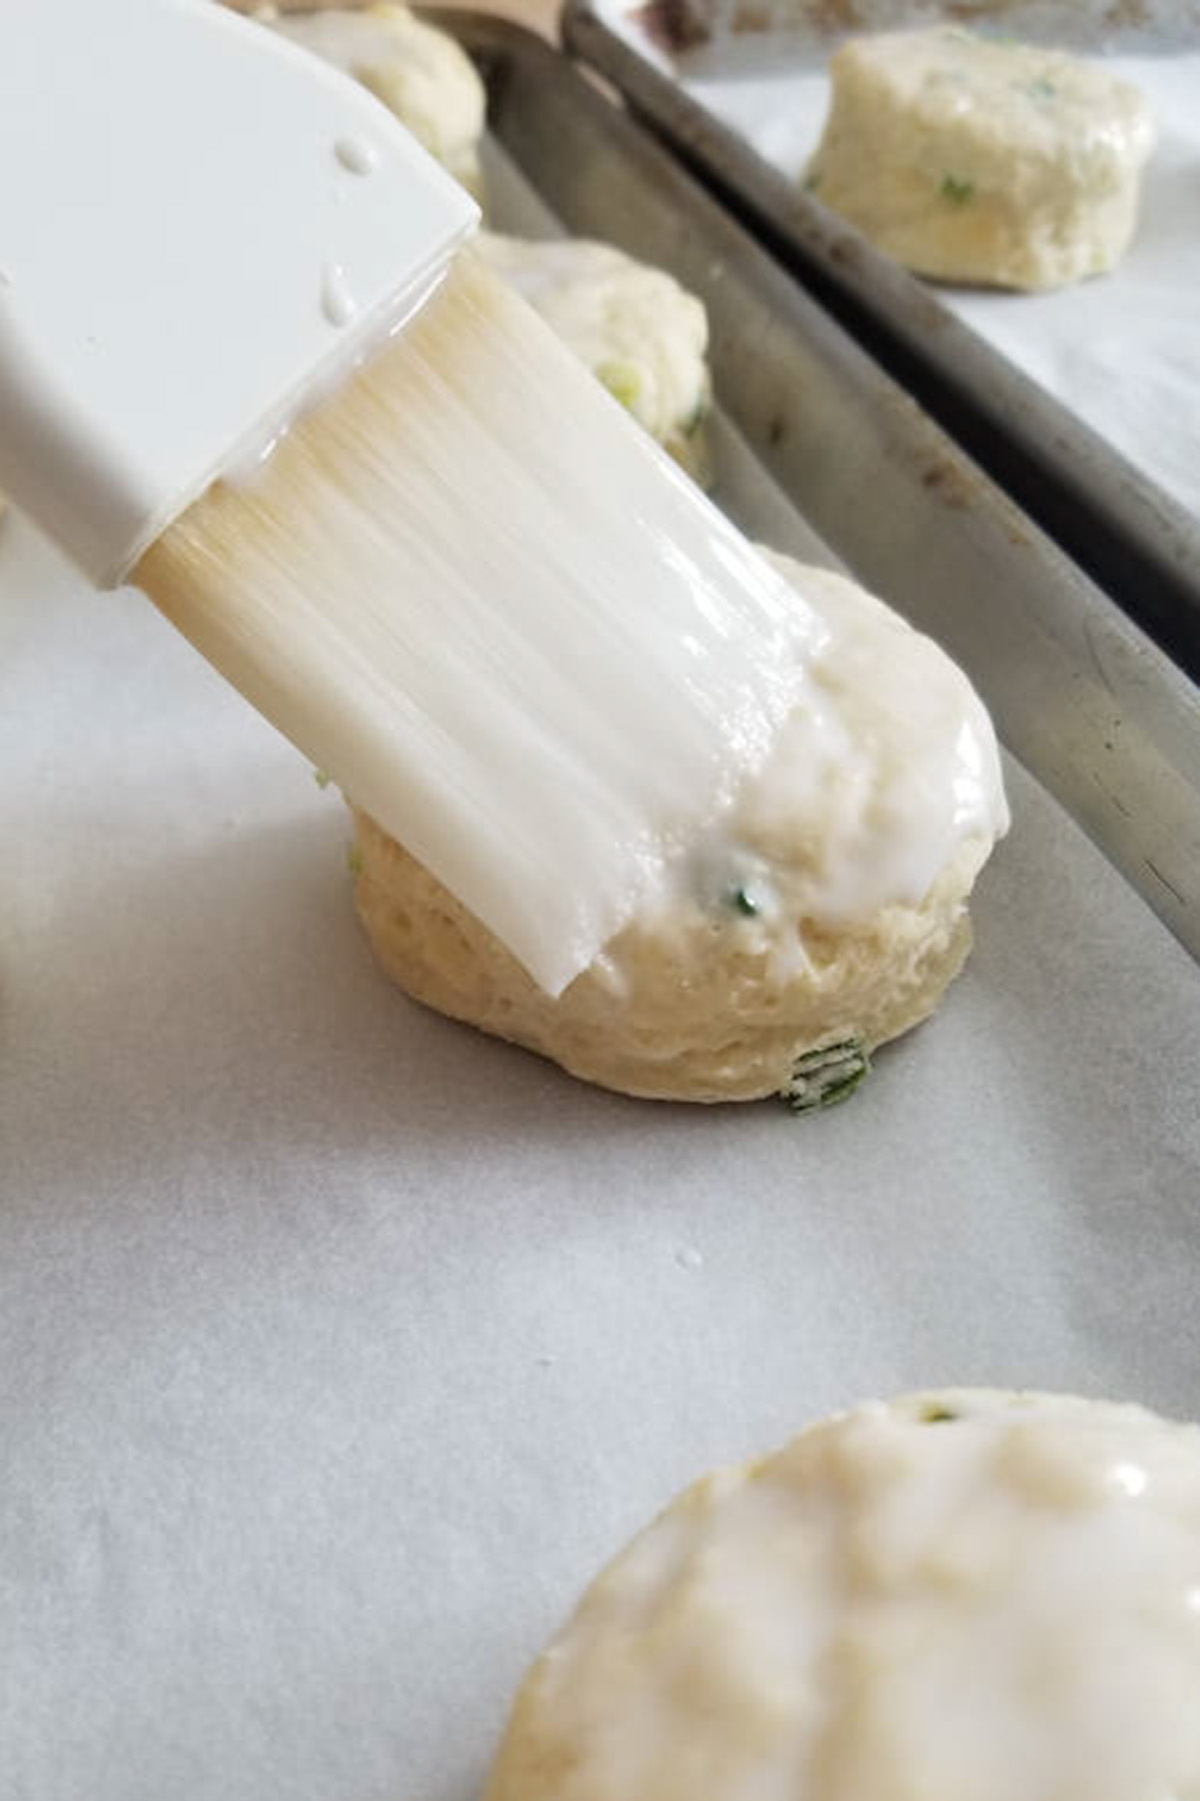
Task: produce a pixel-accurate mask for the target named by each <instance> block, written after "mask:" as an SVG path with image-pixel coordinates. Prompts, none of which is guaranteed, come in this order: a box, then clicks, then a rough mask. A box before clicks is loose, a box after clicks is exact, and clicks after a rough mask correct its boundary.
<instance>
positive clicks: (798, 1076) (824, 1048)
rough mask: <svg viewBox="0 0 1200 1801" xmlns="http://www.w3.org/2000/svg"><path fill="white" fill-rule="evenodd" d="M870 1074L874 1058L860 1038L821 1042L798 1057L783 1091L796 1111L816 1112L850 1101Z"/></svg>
mask: <svg viewBox="0 0 1200 1801" xmlns="http://www.w3.org/2000/svg"><path fill="white" fill-rule="evenodd" d="M870 1073H871V1058H870V1055H869V1053H868V1051H867V1048H866V1046H865V1045H864V1043H863V1041H862V1039H861V1038H846V1039H843V1040H842V1042H841V1043H840V1044H825V1045H821V1046H820V1047H819V1048H818V1049H817V1050H813V1051H805V1053H804V1055H803V1056H802V1057H797V1059H796V1065H795V1068H794V1069H793V1071H792V1077H791V1080H790V1082H789V1083H788V1085H787V1087H786V1088H784V1089H783V1090H782V1092H781V1094H780V1099H781V1100H784V1101H786V1102H787V1104H788V1106H789V1107H790V1108H791V1110H792V1112H793V1113H813V1112H815V1111H816V1110H817V1109H818V1108H820V1107H836V1106H837V1105H838V1104H839V1103H840V1102H841V1101H848V1100H849V1099H850V1096H851V1095H852V1094H853V1093H854V1090H855V1089H856V1088H858V1087H859V1086H860V1084H861V1083H862V1082H864V1081H865V1080H866V1078H867V1077H868V1075H870Z"/></svg>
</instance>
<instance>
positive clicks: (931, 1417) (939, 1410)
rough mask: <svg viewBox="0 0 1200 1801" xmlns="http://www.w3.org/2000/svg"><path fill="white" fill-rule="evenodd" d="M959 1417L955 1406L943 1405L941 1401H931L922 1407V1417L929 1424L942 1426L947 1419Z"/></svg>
mask: <svg viewBox="0 0 1200 1801" xmlns="http://www.w3.org/2000/svg"><path fill="white" fill-rule="evenodd" d="M957 1418H958V1415H957V1413H955V1411H954V1409H953V1407H943V1406H942V1404H941V1403H940V1402H939V1401H931V1402H930V1404H929V1406H928V1407H922V1409H921V1419H922V1421H923V1422H924V1424H925V1425H927V1426H940V1425H942V1424H943V1423H944V1422H945V1421H947V1420H956V1419H957Z"/></svg>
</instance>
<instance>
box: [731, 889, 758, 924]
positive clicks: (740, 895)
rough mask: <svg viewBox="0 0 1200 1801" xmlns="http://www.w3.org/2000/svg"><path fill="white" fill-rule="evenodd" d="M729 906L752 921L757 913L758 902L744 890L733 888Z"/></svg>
mask: <svg viewBox="0 0 1200 1801" xmlns="http://www.w3.org/2000/svg"><path fill="white" fill-rule="evenodd" d="M729 904H730V906H731V907H734V908H736V910H737V911H738V912H739V913H744V914H745V915H746V918H747V919H753V918H754V917H755V916H756V915H757V913H758V902H757V901H756V900H755V898H754V896H753V895H752V894H749V893H747V891H746V889H745V888H735V889H734V891H733V893H732V894H731V895H730V897H729Z"/></svg>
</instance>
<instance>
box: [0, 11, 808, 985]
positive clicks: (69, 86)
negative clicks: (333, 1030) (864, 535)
mask: <svg viewBox="0 0 1200 1801" xmlns="http://www.w3.org/2000/svg"><path fill="white" fill-rule="evenodd" d="M0 28H2V30H3V35H4V41H3V43H2V44H0V484H2V485H3V486H5V487H6V488H7V489H8V490H9V492H10V493H11V494H12V495H13V496H14V498H15V499H16V500H17V502H18V504H19V505H21V506H22V507H23V508H24V509H25V510H26V511H27V512H29V513H30V514H31V515H32V516H33V517H34V519H35V520H36V521H37V522H38V523H39V524H40V525H41V527H42V528H43V529H44V530H45V531H46V532H47V533H48V534H49V535H50V536H51V537H52V538H53V539H55V540H56V541H57V543H58V544H59V545H60V547H62V548H63V549H64V550H65V551H66V552H67V553H68V555H69V556H71V557H72V558H73V560H74V561H75V562H76V563H77V564H78V565H79V567H80V568H81V569H82V570H83V571H84V573H85V574H86V575H87V576H88V577H90V578H91V580H92V581H93V583H94V584H95V585H97V586H100V587H103V586H112V585H115V584H117V583H119V582H122V581H124V580H131V581H132V582H133V583H134V584H135V585H136V586H138V587H140V588H142V589H143V590H144V591H145V592H146V593H148V594H149V596H150V597H151V599H152V600H154V601H155V603H156V604H157V605H158V606H159V607H160V609H161V610H162V611H163V612H164V613H165V614H166V615H167V616H168V617H169V618H170V619H171V620H172V621H173V622H174V623H175V624H176V625H178V626H179V627H180V629H181V630H182V631H183V632H184V633H185V634H186V635H187V636H188V637H189V638H190V639H191V640H192V641H193V643H194V644H195V645H196V646H197V647H198V648H199V649H200V651H201V652H202V654H203V655H204V656H206V657H207V658H208V659H209V660H210V661H211V662H212V663H213V664H214V665H215V666H216V667H217V668H218V669H219V670H220V671H221V672H222V673H223V674H224V675H225V676H226V677H227V678H228V679H229V680H231V681H232V682H233V683H234V684H235V686H236V687H237V688H239V689H240V690H241V691H242V693H243V694H244V695H245V696H246V697H247V698H248V699H249V700H250V701H251V702H252V703H253V704H254V705H255V706H256V707H258V708H259V710H260V711H261V712H263V713H264V714H265V715H266V716H267V717H268V718H269V719H270V720H271V721H272V722H273V723H274V724H275V725H276V726H278V727H279V728H280V729H281V730H282V731H283V732H284V733H285V734H286V735H287V736H288V737H290V738H291V739H292V740H293V742H294V743H296V744H297V745H298V746H299V747H300V748H301V749H302V750H303V751H304V752H305V753H306V755H308V756H309V757H310V758H311V759H312V760H313V761H314V762H315V763H317V764H318V765H319V766H320V768H322V769H323V770H325V771H327V772H328V773H329V774H330V776H331V777H332V778H333V779H334V780H335V781H337V782H338V784H339V785H340V786H341V787H342V788H343V789H344V790H345V791H346V792H347V793H348V794H349V795H351V796H352V797H353V798H354V800H355V801H356V802H357V803H358V804H359V805H360V806H362V807H364V808H365V809H366V810H367V811H369V812H370V813H371V814H373V815H374V817H375V818H376V819H377V820H378V821H379V822H380V824H382V825H383V826H384V827H385V829H386V830H388V831H389V832H390V833H391V834H392V835H393V836H395V837H397V838H399V839H401V840H402V841H403V842H404V843H405V844H406V846H407V847H408V848H409V849H410V850H411V851H412V852H413V854H414V855H416V856H417V857H418V858H419V859H420V860H421V861H422V862H424V863H425V864H426V865H427V866H428V867H429V868H430V869H431V870H432V872H433V873H434V875H436V876H437V877H438V878H439V879H440V880H441V881H442V882H443V883H444V884H445V885H446V886H447V887H449V888H450V889H451V890H452V891H453V892H454V893H456V894H457V895H458V897H459V898H460V900H462V901H463V902H464V904H465V905H467V906H468V907H470V908H471V909H472V910H473V911H474V912H475V913H476V914H477V915H478V916H479V917H480V918H481V919H482V920H483V922H484V923H485V924H486V925H487V926H489V927H490V929H491V930H492V931H493V932H494V933H495V934H496V935H497V936H498V937H499V938H500V939H501V941H502V942H503V943H504V944H505V945H507V947H508V948H509V949H510V950H511V951H512V952H513V954H514V955H515V956H516V957H517V958H518V959H519V960H520V961H521V962H522V963H523V964H524V965H525V966H526V968H527V969H528V970H529V971H530V972H531V974H532V975H533V977H534V978H535V980H536V981H538V982H539V983H540V984H541V985H542V986H543V987H544V988H546V989H547V990H548V991H550V992H557V991H559V990H560V989H561V988H562V987H563V986H564V985H565V984H566V983H567V982H569V981H570V980H571V979H572V977H573V976H574V975H576V974H577V973H578V971H579V970H581V969H582V968H584V967H585V966H586V965H587V964H588V963H590V962H591V960H592V959H593V958H594V957H595V955H596V953H597V951H598V950H599V949H600V947H601V946H602V945H603V943H604V942H605V940H606V939H607V938H608V937H609V936H610V935H611V934H612V933H613V932H614V931H615V930H617V929H618V928H619V927H620V925H621V924H622V923H623V922H624V920H625V919H626V918H628V917H629V915H630V913H631V911H632V910H633V909H634V908H635V907H636V906H638V905H641V904H643V903H644V902H645V901H646V900H647V897H648V896H650V895H653V894H663V893H665V892H666V891H667V888H668V887H669V883H670V880H671V874H670V872H671V871H672V870H676V871H678V869H679V868H680V866H681V864H680V859H681V858H682V857H683V856H684V854H685V853H686V849H687V845H688V843H689V842H690V840H691V837H692V835H694V833H695V832H696V831H697V830H699V829H700V828H701V827H702V826H703V825H704V824H705V823H706V822H710V821H711V820H712V819H713V818H714V817H715V816H716V815H718V814H719V813H720V811H721V809H722V808H723V807H724V806H726V805H727V804H728V802H729V800H730V798H731V795H732V794H733V792H734V790H735V788H736V785H737V782H738V781H739V780H740V779H741V777H742V776H744V775H745V774H746V773H747V772H748V771H749V770H750V769H751V768H752V767H754V766H756V765H757V764H758V763H759V762H761V760H762V758H763V757H764V755H765V754H766V748H767V744H768V742H769V739H770V736H771V732H772V729H773V726H774V724H775V722H777V721H778V720H779V719H780V718H781V717H782V715H783V713H784V712H785V711H786V709H787V708H788V707H789V706H790V705H791V703H792V700H793V699H794V697H795V693H796V689H797V680H798V679H799V678H798V676H797V669H798V663H797V658H796V656H795V654H794V638H795V633H796V630H797V622H798V620H799V621H800V625H801V627H802V628H804V629H810V630H816V629H817V627H816V626H815V623H814V622H813V621H812V620H809V621H807V623H806V622H804V620H803V619H802V617H801V615H802V609H801V610H800V612H798V610H797V603H796V601H795V599H794V596H793V595H792V592H791V590H790V588H788V587H787V586H786V585H785V584H784V583H783V582H782V579H781V578H779V577H778V576H776V575H775V573H774V572H773V571H771V570H770V569H769V568H768V567H767V566H766V565H765V564H764V563H762V562H761V561H760V560H759V559H758V558H757V556H756V555H755V553H754V552H753V551H752V550H751V549H750V547H749V546H747V545H746V544H745V543H744V542H743V540H742V539H741V538H740V537H739V536H738V534H737V533H736V532H735V531H733V529H732V528H731V527H730V526H729V525H728V524H726V523H725V521H724V520H722V519H721V517H720V516H719V515H718V514H717V513H716V512H715V511H714V510H713V509H712V507H711V506H709V504H708V503H707V502H706V501H705V500H704V498H703V497H702V496H701V495H700V494H699V493H698V492H697V490H695V489H694V488H693V487H692V486H691V484H690V483H689V482H687V480H686V478H684V477H683V476H682V475H681V474H679V473H678V472H677V471H676V470H675V469H674V467H673V466H672V465H670V464H669V463H668V462H667V461H666V459H665V458H663V457H662V456H661V455H660V453H659V452H658V451H657V449H656V448H655V447H653V446H651V445H650V443H649V442H648V440H645V439H643V438H642V437H641V436H640V434H639V433H638V431H637V428H636V427H635V426H634V425H633V424H632V422H631V421H629V420H628V419H627V417H626V416H625V414H624V413H623V412H622V410H621V409H620V408H619V406H618V405H617V404H616V403H615V402H614V401H612V400H611V399H610V398H609V397H608V396H607V395H606V394H604V393H603V392H602V391H601V389H600V388H599V386H598V384H595V383H594V382H593V381H592V380H591V378H590V377H589V376H588V375H587V374H586V372H584V371H583V370H582V369H581V368H580V367H579V366H578V365H577V364H576V363H575V361H574V359H573V358H572V357H571V356H570V355H569V353H568V352H567V351H566V350H564V349H563V348H562V347H561V346H560V345H559V344H558V343H557V342H556V341H555V340H554V339H553V338H552V336H551V335H550V334H549V333H548V331H546V329H545V328H544V327H542V326H541V324H540V322H539V321H537V320H536V319H535V317H534V316H533V314H532V313H531V312H530V311H529V310H528V309H527V308H526V307H525V306H524V304H523V303H522V302H521V301H519V300H518V299H516V298H515V297H514V296H511V295H509V294H508V293H507V292H506V291H504V290H502V289H501V288H500V287H499V285H498V284H497V282H496V281H495V279H494V278H493V277H491V276H490V275H488V274H487V272H486V271H484V270H483V269H482V268H480V267H477V266H476V265H475V262H474V260H473V258H472V256H471V253H470V252H469V250H463V249H462V248H461V246H462V245H463V243H464V240H466V239H467V238H468V236H469V234H470V232H471V230H472V229H473V227H474V225H475V223H476V221H477V216H478V215H477V209H476V207H475V205H474V203H473V202H472V201H471V200H470V199H469V198H468V197H467V196H466V194H465V193H464V192H463V191H462V190H461V189H459V188H458V187H457V186H456V184H455V183H454V182H452V181H451V179H450V178H449V177H448V176H447V175H446V174H445V173H444V172H443V171H442V170H440V169H439V168H438V166H437V165H436V164H435V163H434V162H433V161H432V160H431V159H430V158H429V157H428V156H426V155H425V153H424V152H423V151H422V150H421V149H420V148H419V147H418V146H417V144H416V143H415V141H414V140H413V139H412V138H411V137H410V136H409V134H408V133H407V132H406V131H405V130H404V128H403V127H402V126H401V125H400V124H399V123H398V122H397V121H396V120H395V119H394V118H393V117H392V116H391V115H390V114H389V113H388V112H387V111H386V109H385V108H384V107H383V106H382V105H381V104H380V103H379V102H378V101H376V100H375V99H374V98H373V97H372V96H371V95H370V94H368V93H367V92H366V91H365V90H362V89H360V88H358V87H357V86H356V85H355V84H354V83H353V82H352V81H351V80H350V79H349V78H347V77H345V76H343V75H342V74H340V73H339V72H337V71H335V70H333V69H330V68H329V67H327V66H326V65H325V64H323V63H321V62H319V61H317V60H316V59H315V58H313V57H311V56H309V55H308V54H307V53H306V52H305V51H303V50H301V49H299V48H297V47H296V46H295V45H293V44H290V43H289V42H287V40H286V39H284V38H282V37H280V36H278V35H276V34H273V33H270V32H267V31H265V30H263V29H262V28H261V27H260V26H257V25H255V24H254V23H252V22H251V21H249V20H246V19H243V18H239V17H236V16H235V15H233V14H232V13H229V12H227V11H226V10H225V9H223V8H221V7H219V6H217V5H215V4H211V3H210V0H105V3H104V4H103V5H100V4H98V3H97V0H54V3H53V4H51V5H48V4H45V0H4V6H3V9H2V12H0Z"/></svg>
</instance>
